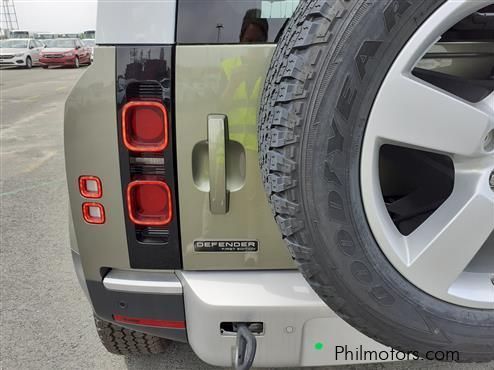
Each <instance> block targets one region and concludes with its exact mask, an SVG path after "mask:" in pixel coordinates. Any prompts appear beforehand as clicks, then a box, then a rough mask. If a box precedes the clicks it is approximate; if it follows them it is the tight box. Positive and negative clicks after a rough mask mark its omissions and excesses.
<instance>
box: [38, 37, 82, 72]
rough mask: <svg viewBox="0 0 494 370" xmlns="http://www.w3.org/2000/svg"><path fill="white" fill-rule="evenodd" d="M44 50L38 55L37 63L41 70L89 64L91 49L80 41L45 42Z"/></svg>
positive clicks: (56, 40) (57, 40)
mask: <svg viewBox="0 0 494 370" xmlns="http://www.w3.org/2000/svg"><path fill="white" fill-rule="evenodd" d="M47 41H49V42H47V43H46V44H47V45H46V48H45V49H43V51H42V52H41V53H40V57H39V61H40V63H41V65H42V66H43V68H48V67H50V66H71V67H74V68H79V67H80V66H81V64H87V65H90V64H91V49H90V48H89V47H87V46H85V45H84V43H83V42H82V41H81V40H80V39H55V40H47Z"/></svg>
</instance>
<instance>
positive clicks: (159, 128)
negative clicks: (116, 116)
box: [122, 101, 168, 152]
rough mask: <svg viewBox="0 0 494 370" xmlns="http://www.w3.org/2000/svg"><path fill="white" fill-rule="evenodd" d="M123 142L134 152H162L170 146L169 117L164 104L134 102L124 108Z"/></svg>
mask: <svg viewBox="0 0 494 370" xmlns="http://www.w3.org/2000/svg"><path fill="white" fill-rule="evenodd" d="M122 130H123V135H122V136H123V142H124V144H125V146H126V147H127V149H129V150H131V151H134V152H160V151H163V150H164V149H165V148H166V147H167V145H168V115H167V112H166V108H165V107H164V106H163V104H161V103H158V102H153V101H132V102H129V103H127V104H125V105H124V107H123V108H122Z"/></svg>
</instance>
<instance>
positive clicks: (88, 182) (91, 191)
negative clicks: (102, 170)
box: [79, 176, 103, 199]
mask: <svg viewBox="0 0 494 370" xmlns="http://www.w3.org/2000/svg"><path fill="white" fill-rule="evenodd" d="M79 191H80V193H81V195H82V196H83V197H84V198H95V199H96V198H101V196H102V195H103V188H102V186H101V180H100V179H99V178H98V177H96V176H81V177H79Z"/></svg>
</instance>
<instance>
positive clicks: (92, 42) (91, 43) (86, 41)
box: [82, 39, 96, 61]
mask: <svg viewBox="0 0 494 370" xmlns="http://www.w3.org/2000/svg"><path fill="white" fill-rule="evenodd" d="M82 41H83V42H84V45H86V46H87V47H88V48H90V49H91V61H94V45H96V40H95V39H83V40H82Z"/></svg>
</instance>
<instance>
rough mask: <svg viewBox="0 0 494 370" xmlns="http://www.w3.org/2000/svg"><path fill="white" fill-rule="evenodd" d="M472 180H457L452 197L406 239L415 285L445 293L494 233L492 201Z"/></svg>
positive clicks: (468, 176) (470, 177)
mask: <svg viewBox="0 0 494 370" xmlns="http://www.w3.org/2000/svg"><path fill="white" fill-rule="evenodd" d="M472 177H473V175H465V176H459V177H458V178H457V183H456V185H455V189H454V190H453V194H452V195H451V197H450V198H449V199H448V200H447V201H446V202H445V203H444V204H443V205H442V206H441V207H439V209H438V210H436V212H435V213H433V214H432V215H431V217H429V219H427V220H426V221H425V222H424V223H423V224H422V225H421V226H420V227H419V228H418V229H417V230H415V231H414V232H413V233H412V234H411V235H410V236H409V237H408V238H407V245H408V250H409V259H410V261H409V271H410V273H411V274H412V275H413V276H415V277H416V279H417V281H422V282H424V283H425V282H427V283H428V284H430V283H431V281H433V282H434V284H436V285H437V286H440V287H441V289H442V290H443V291H447V290H448V288H449V287H450V286H451V285H452V284H453V282H454V281H455V280H456V279H457V278H458V276H459V275H460V274H461V273H462V272H463V271H464V269H465V268H466V267H467V265H468V264H469V263H470V262H471V260H472V259H473V258H474V257H475V255H476V254H477V252H478V251H479V250H480V248H481V247H482V245H483V244H484V242H485V241H486V240H487V238H488V237H489V235H490V234H491V233H492V231H493V230H494V199H493V197H492V195H491V194H488V193H487V192H485V193H484V192H482V191H477V190H475V189H474V188H476V187H475V184H478V181H475V180H474V179H472ZM472 183H475V184H472ZM469 190H470V191H469Z"/></svg>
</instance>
